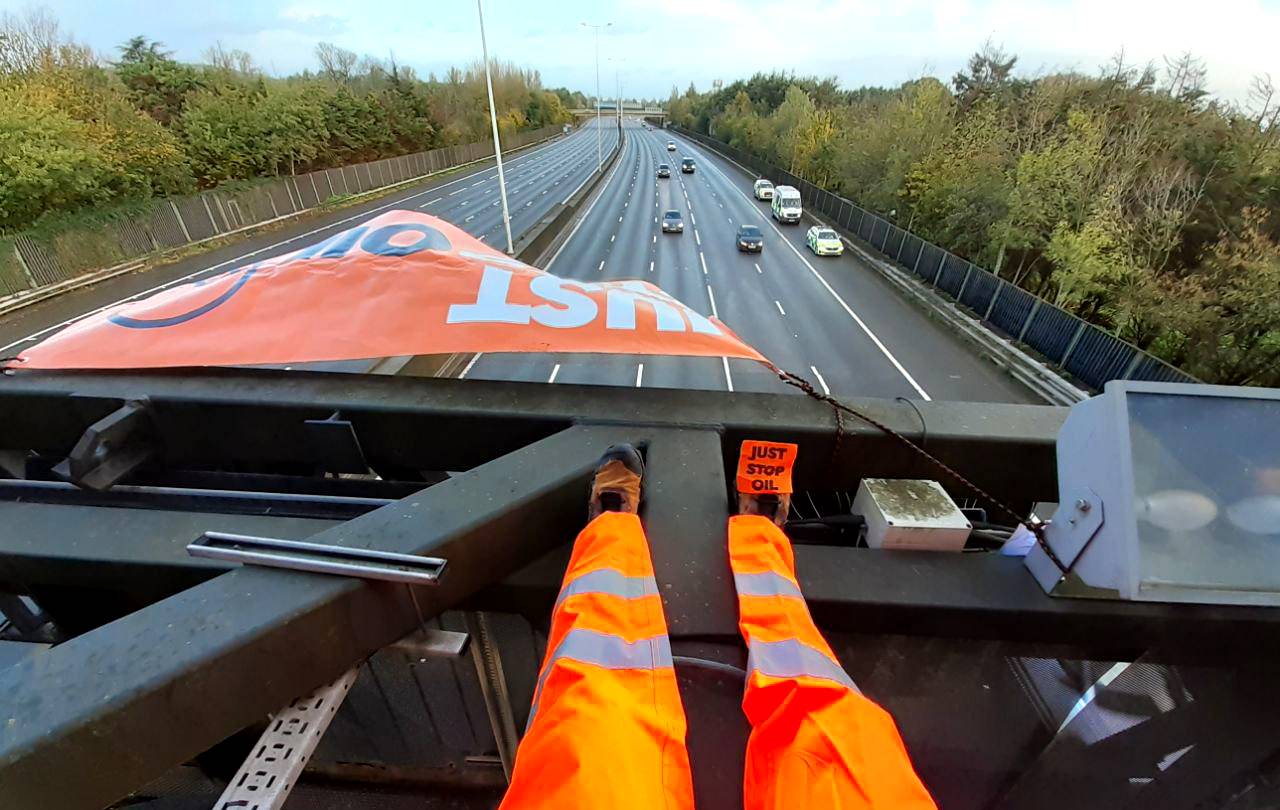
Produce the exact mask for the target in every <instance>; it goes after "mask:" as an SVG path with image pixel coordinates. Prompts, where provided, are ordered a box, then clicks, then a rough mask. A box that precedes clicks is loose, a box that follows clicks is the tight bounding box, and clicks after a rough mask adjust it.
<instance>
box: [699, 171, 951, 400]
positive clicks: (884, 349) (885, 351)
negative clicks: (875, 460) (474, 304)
mask: <svg viewBox="0 0 1280 810" xmlns="http://www.w3.org/2000/svg"><path fill="white" fill-rule="evenodd" d="M712 168H713V169H715V171H716V172H717V173H718V174H719V175H720V176H721V177H722V178H724V181H725V182H726V183H728V184H729V186H730V187H731V188H733V190H734V191H736V192H738V194H739V195H741V196H742V199H744V200H746V201H747V202H748V203H751V198H750V197H748V196H747V193H746V192H745V191H743V190H742V189H740V188H738V187H737V186H736V185H734V183H733V181H732V180H730V179H729V178H728V177H727V176H726V175H725V173H724V172H722V171H720V169H719V167H717V166H714V165H712ZM752 207H755V204H754V203H752ZM766 222H767V223H768V225H769V227H770V228H773V230H774V232H775V233H777V234H778V238H780V239H781V240H782V241H783V243H784V244H785V245H786V246H787V247H789V248H791V252H792V253H794V254H796V258H798V259H800V261H802V262H804V266H805V267H807V268H809V272H810V273H813V277H814V278H816V279H817V280H818V283H820V284H821V285H822V286H823V287H825V288H826V290H827V292H828V293H830V294H831V297H832V298H834V299H836V303H838V304H839V305H840V307H841V308H842V309H844V311H845V313H846V314H848V316H849V317H850V318H852V319H853V321H854V323H856V324H858V327H859V328H860V329H862V331H863V332H865V333H866V335H867V337H869V338H871V342H872V343H874V344H875V345H876V348H877V349H879V350H880V353H881V354H883V355H884V356H885V358H886V359H887V360H888V361H889V362H890V363H892V364H893V367H894V368H896V369H897V370H898V373H899V374H901V375H902V376H903V378H904V379H905V380H906V381H907V382H908V383H909V384H910V385H911V387H912V388H914V389H916V393H917V394H919V395H920V398H921V399H923V400H925V401H932V400H933V397H931V396H929V392H927V391H925V390H924V389H923V388H921V387H920V383H918V382H916V378H915V377H912V376H911V373H910V372H909V371H907V369H906V368H905V367H904V366H903V365H902V363H900V362H898V358H896V357H894V356H893V352H891V351H889V347H887V346H885V345H884V343H883V342H882V341H881V340H880V338H878V337H877V336H876V333H875V332H872V331H871V327H869V326H867V324H866V322H864V321H863V320H862V318H859V317H858V313H856V312H854V311H853V308H852V307H850V306H849V305H848V304H847V303H845V300H844V299H843V298H841V297H840V294H839V293H837V292H836V291H835V290H834V289H833V288H832V287H831V285H830V284H828V283H827V280H826V279H825V278H823V277H822V275H821V274H820V273H819V272H818V270H817V269H816V268H815V267H814V266H813V265H812V264H810V263H809V260H808V259H806V258H805V257H804V254H803V253H801V252H800V250H799V249H798V248H797V247H796V246H795V245H793V244H791V241H790V240H789V239H787V237H786V236H784V235H783V234H782V231H781V230H779V229H778V226H777V225H775V224H773V222H770V221H768V220H766Z"/></svg>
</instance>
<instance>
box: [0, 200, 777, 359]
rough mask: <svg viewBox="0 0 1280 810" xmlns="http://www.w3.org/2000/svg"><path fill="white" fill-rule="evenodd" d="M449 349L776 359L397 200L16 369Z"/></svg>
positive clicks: (95, 323) (79, 327) (652, 291)
mask: <svg viewBox="0 0 1280 810" xmlns="http://www.w3.org/2000/svg"><path fill="white" fill-rule="evenodd" d="M455 352H603V353H611V354H667V355H693V356H712V357H721V356H723V357H741V358H747V359H751V360H759V361H761V362H768V361H766V360H765V358H764V356H763V355H761V354H760V353H759V352H757V351H756V350H755V349H753V348H751V347H750V346H748V345H747V344H746V343H744V342H742V340H740V339H739V338H738V336H737V335H735V334H734V333H733V332H732V331H731V330H730V329H729V328H728V327H726V326H725V325H724V324H723V323H721V322H720V321H719V320H717V319H716V318H711V317H707V316H704V315H702V314H701V313H699V312H697V311H696V310H693V309H691V308H689V307H688V306H685V305H684V304H683V303H681V302H679V301H677V300H676V299H675V298H672V297H671V296H669V295H667V294H666V293H665V292H663V291H662V290H661V289H660V288H658V287H655V286H654V285H652V284H649V283H647V282H644V281H605V282H600V281H578V280H574V279H566V278H560V277H559V276H553V275H551V274H550V273H546V272H543V271H541V270H537V269H534V268H532V267H530V266H528V265H526V264H523V263H521V262H519V261H516V260H515V259H512V258H510V257H509V256H506V255H504V254H502V253H500V252H498V251H496V250H494V249H493V248H491V247H489V246H488V245H486V244H484V243H483V242H481V241H480V240H478V239H476V238H474V237H472V236H471V235H469V234H467V233H466V232H464V231H462V230H461V229H459V228H455V227H454V226H452V225H450V224H449V223H447V222H444V221H443V220H440V219H438V218H436V217H432V216H427V215H426V214H421V213H418V212H416V211H391V212H388V213H386V214H382V215H380V216H377V217H374V218H373V219H370V220H369V221H367V222H365V223H364V224H362V225H359V226H356V227H354V228H351V229H349V230H346V231H343V232H342V233H339V234H336V235H334V236H331V237H329V238H328V239H325V240H324V241H322V242H319V243H317V244H314V245H311V246H309V247H305V248H303V249H302V250H299V251H296V252H294V253H290V254H287V255H284V256H279V257H276V258H273V259H267V260H264V261H261V262H256V263H254V264H250V265H247V266H245V267H240V268H237V269H235V270H232V271H230V272H226V273H221V274H219V275H215V276H213V277H211V278H207V279H202V280H200V281H196V282H193V283H191V284H185V285H182V286H180V287H175V288H173V289H171V290H166V291H164V292H160V293H157V294H156V295H153V296H151V297H149V298H146V299H143V300H141V301H135V302H132V303H127V304H121V305H119V306H115V307H112V308H110V309H107V310H104V311H102V312H100V313H97V314H94V315H90V316H87V317H85V318H83V319H82V320H80V321H77V322H76V323H74V324H72V325H71V326H68V327H67V328H66V329H64V330H62V331H61V332H58V333H57V334H56V335H54V336H52V337H50V338H48V339H47V340H45V341H44V342H42V343H39V344H37V345H35V346H33V347H31V348H29V349H27V350H26V351H24V352H22V354H21V355H20V356H19V358H18V360H16V361H13V362H11V363H10V365H11V366H12V367H17V368H66V369H72V368H80V369H89V368H155V367H163V366H227V365H262V364H286V363H306V362H315V361H326V360H358V359H366V358H375V357H395V356H399V355H419V354H452V353H455Z"/></svg>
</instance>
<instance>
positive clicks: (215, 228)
mask: <svg viewBox="0 0 1280 810" xmlns="http://www.w3.org/2000/svg"><path fill="white" fill-rule="evenodd" d="M200 202H202V203H204V212H205V213H206V214H208V215H209V224H210V225H211V226H212V227H213V232H214V233H221V231H219V230H218V220H217V219H215V218H214V216H213V209H212V208H210V207H209V195H208V194H201V195H200Z"/></svg>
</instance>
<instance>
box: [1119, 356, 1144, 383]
mask: <svg viewBox="0 0 1280 810" xmlns="http://www.w3.org/2000/svg"><path fill="white" fill-rule="evenodd" d="M1130 351H1132V352H1133V359H1131V360H1130V361H1129V365H1127V366H1125V369H1124V371H1123V372H1121V374H1120V377H1119V379H1121V380H1127V379H1129V375H1130V374H1132V373H1133V372H1134V370H1135V369H1136V368H1137V367H1138V363H1140V362H1142V355H1143V351H1142V350H1141V349H1137V348H1131V349H1130Z"/></svg>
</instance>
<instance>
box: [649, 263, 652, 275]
mask: <svg viewBox="0 0 1280 810" xmlns="http://www.w3.org/2000/svg"><path fill="white" fill-rule="evenodd" d="M649 272H650V273H652V272H653V262H649Z"/></svg>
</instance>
